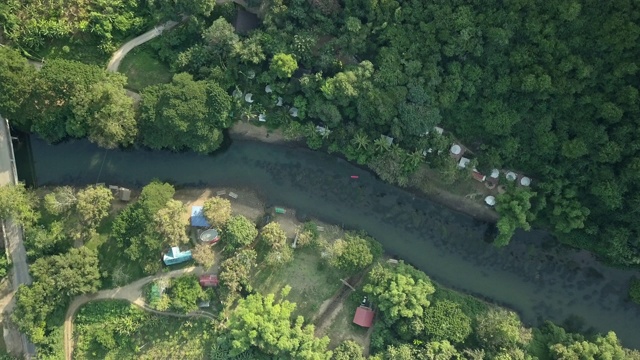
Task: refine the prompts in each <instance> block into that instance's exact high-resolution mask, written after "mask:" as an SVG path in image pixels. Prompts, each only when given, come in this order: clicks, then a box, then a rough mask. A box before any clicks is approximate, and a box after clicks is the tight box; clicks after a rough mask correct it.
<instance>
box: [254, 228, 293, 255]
mask: <svg viewBox="0 0 640 360" xmlns="http://www.w3.org/2000/svg"><path fill="white" fill-rule="evenodd" d="M260 240H262V241H263V242H264V243H265V244H266V245H267V246H268V247H269V248H270V249H272V250H276V251H278V250H281V249H282V248H284V247H286V246H287V234H285V232H284V230H282V227H281V226H280V224H279V223H277V222H275V221H273V222H270V223H268V224H267V225H265V226H264V227H263V228H262V230H260Z"/></svg>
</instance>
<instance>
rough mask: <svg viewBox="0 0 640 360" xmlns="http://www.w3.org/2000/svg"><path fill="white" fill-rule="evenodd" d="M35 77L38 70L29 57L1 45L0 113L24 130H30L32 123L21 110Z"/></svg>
mask: <svg viewBox="0 0 640 360" xmlns="http://www.w3.org/2000/svg"><path fill="white" fill-rule="evenodd" d="M35 78H36V70H35V68H34V67H33V66H32V65H31V64H29V63H28V62H27V59H25V58H24V57H22V56H21V55H20V53H18V52H17V51H15V50H13V49H11V48H9V47H7V46H2V47H0V84H2V92H0V114H2V116H4V117H5V118H8V119H9V120H10V121H11V123H12V124H17V125H19V126H20V127H21V128H22V129H23V130H29V127H30V124H28V123H27V122H26V120H27V119H25V118H24V117H23V114H22V111H21V110H22V107H23V106H24V101H25V99H28V98H29V94H30V93H31V89H32V87H33V85H34V83H35Z"/></svg>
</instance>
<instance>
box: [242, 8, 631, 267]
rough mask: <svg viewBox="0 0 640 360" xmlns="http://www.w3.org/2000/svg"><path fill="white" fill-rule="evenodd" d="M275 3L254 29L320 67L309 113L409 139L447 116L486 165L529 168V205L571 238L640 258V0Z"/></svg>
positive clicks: (618, 259)
mask: <svg viewBox="0 0 640 360" xmlns="http://www.w3.org/2000/svg"><path fill="white" fill-rule="evenodd" d="M275 3H277V2H273V3H272V7H271V10H270V12H269V13H268V14H267V16H266V17H265V20H266V21H265V24H266V25H267V26H266V29H265V32H266V34H264V33H258V35H256V34H254V35H252V36H261V37H262V38H267V39H268V38H269V37H271V39H269V40H272V42H271V43H273V40H274V39H273V37H276V36H277V38H278V40H279V41H278V43H281V42H285V43H286V44H287V46H285V48H286V49H287V50H288V51H289V52H291V53H292V54H293V55H294V56H295V57H296V58H297V59H298V61H299V62H300V63H301V66H302V67H304V68H307V69H310V70H311V71H312V72H314V73H316V74H321V75H320V76H321V77H320V78H318V76H317V75H313V74H310V75H307V76H305V77H304V78H303V79H301V81H300V83H301V87H302V91H303V92H304V93H305V95H306V100H307V114H308V115H309V117H311V118H313V119H317V120H321V121H322V122H324V123H325V124H327V125H329V126H330V127H333V128H347V129H353V130H352V133H354V132H355V128H358V129H360V131H364V132H365V133H366V134H367V135H368V136H369V137H370V138H371V139H376V138H378V137H379V136H380V134H389V135H391V136H393V137H394V138H395V140H396V141H398V143H399V144H400V145H401V147H403V148H405V149H407V150H409V151H414V150H418V151H419V150H421V149H422V148H423V146H424V139H423V137H422V135H423V134H424V133H425V132H426V131H428V130H430V129H431V128H432V127H433V126H434V125H435V124H437V123H440V124H441V126H442V127H444V128H445V129H447V130H449V131H451V132H452V133H453V134H454V135H455V136H456V137H458V138H459V139H460V140H461V141H462V142H463V143H465V144H466V145H468V146H471V148H472V149H473V150H475V151H477V153H478V154H479V158H478V160H479V165H478V167H479V169H481V170H486V169H491V168H493V167H499V168H500V167H509V168H514V169H517V170H520V171H523V172H525V173H526V174H528V175H530V176H532V177H533V178H534V179H535V180H536V182H537V185H538V186H537V187H536V188H535V189H534V190H535V191H536V192H537V196H535V197H533V198H532V199H531V202H532V206H531V207H530V210H528V211H529V212H530V213H531V215H536V214H537V218H538V221H539V222H540V223H542V224H546V225H548V226H550V227H552V228H553V230H554V231H555V232H556V233H557V234H558V235H559V236H560V237H561V238H562V240H563V241H565V242H568V243H570V244H572V245H577V246H580V247H584V248H587V249H590V250H594V251H596V252H598V253H600V254H602V255H604V256H605V257H606V258H607V259H608V260H609V261H612V262H615V263H618V264H627V265H628V264H638V263H639V262H640V257H639V255H640V240H639V239H640V222H638V221H637V218H638V216H637V215H638V214H637V212H638V209H639V207H638V204H640V197H639V196H638V195H637V192H638V191H637V190H638V188H637V187H638V185H637V184H638V179H639V178H638V174H640V172H639V171H638V169H640V153H639V152H638V150H639V145H640V142H639V141H640V136H639V135H640V134H639V133H638V131H639V130H638V124H637V121H638V118H639V116H640V97H639V95H638V94H639V93H638V89H639V88H640V80H639V78H638V76H637V74H638V59H639V58H640V47H639V46H638V44H639V42H638V40H639V37H640V26H639V24H640V4H638V2H634V1H615V2H607V3H606V4H602V3H600V2H595V1H564V2H542V1H536V2H523V1H506V2H489V3H487V2H482V3H474V2H468V1H373V0H347V1H346V2H345V4H344V9H343V11H340V12H336V13H333V14H331V15H328V16H325V15H323V14H322V9H323V8H322V7H321V6H317V5H318V3H322V4H327V3H331V2H330V1H323V2H309V3H307V2H304V1H290V2H283V3H280V5H276V4H275ZM284 6H288V9H287V10H288V11H284V9H283V7H284ZM329 24H338V25H337V26H336V25H334V26H329ZM301 28H302V29H304V30H300V29H301ZM276 29H277V30H278V31H284V34H283V33H278V34H277V33H276ZM327 33H329V34H331V35H332V37H333V38H332V39H331V40H330V41H328V42H327V41H326V40H325V39H326V38H327V36H326V34H327ZM301 37H310V38H311V39H312V40H313V41H312V43H314V45H312V46H310V48H311V49H312V50H311V51H309V50H308V49H309V47H307V48H305V47H304V46H300V45H299V43H300V42H301ZM321 39H322V40H321ZM323 43H324V44H323ZM268 44H270V42H268V41H265V48H266V49H268V47H267V45H268ZM280 46H281V47H282V45H280ZM326 52H331V53H334V54H337V55H338V58H339V59H340V60H342V62H343V64H338V66H337V67H336V66H335V64H333V63H329V64H328V65H325V64H326V63H327V62H326V61H323V60H324V55H325V53H326ZM357 62H359V64H357ZM340 65H342V66H340ZM314 82H315V83H317V84H315V85H316V86H315V88H314V86H313V85H314ZM320 104H321V105H320ZM335 107H337V110H338V111H336V112H333V113H331V110H330V109H332V108H335ZM316 109H318V110H316ZM332 114H333V115H332ZM530 217H533V216H530Z"/></svg>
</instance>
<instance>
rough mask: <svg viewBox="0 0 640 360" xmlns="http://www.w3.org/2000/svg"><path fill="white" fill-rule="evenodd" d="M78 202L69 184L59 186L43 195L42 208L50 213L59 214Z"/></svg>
mask: <svg viewBox="0 0 640 360" xmlns="http://www.w3.org/2000/svg"><path fill="white" fill-rule="evenodd" d="M77 202H78V197H77V196H76V193H75V190H74V189H73V188H72V187H71V186H61V187H57V188H55V189H53V191H52V192H50V193H48V194H47V195H45V196H44V208H45V209H46V210H47V211H48V212H49V213H50V214H52V215H60V214H62V213H65V212H67V211H69V210H71V209H72V208H73V207H74V206H75V205H76V203H77Z"/></svg>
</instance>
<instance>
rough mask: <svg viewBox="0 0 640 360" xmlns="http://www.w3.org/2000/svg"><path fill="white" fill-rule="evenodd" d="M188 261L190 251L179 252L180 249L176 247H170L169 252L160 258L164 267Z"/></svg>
mask: <svg viewBox="0 0 640 360" xmlns="http://www.w3.org/2000/svg"><path fill="white" fill-rule="evenodd" d="M189 260H191V250H187V251H180V248H179V247H177V246H174V247H172V248H171V251H169V253H168V254H164V256H163V257H162V261H164V263H165V265H174V264H180V263H183V262H185V261H189Z"/></svg>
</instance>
